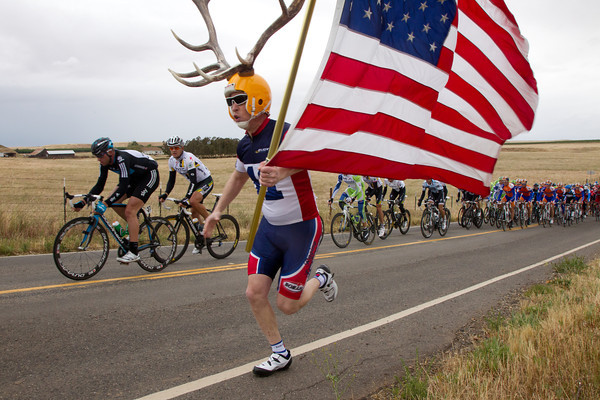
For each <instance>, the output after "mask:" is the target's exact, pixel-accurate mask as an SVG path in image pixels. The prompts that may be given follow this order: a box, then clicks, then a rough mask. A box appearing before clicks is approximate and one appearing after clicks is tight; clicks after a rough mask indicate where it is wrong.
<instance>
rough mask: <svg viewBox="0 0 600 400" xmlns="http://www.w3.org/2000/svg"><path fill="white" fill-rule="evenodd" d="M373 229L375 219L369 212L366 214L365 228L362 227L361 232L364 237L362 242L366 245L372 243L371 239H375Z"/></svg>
mask: <svg viewBox="0 0 600 400" xmlns="http://www.w3.org/2000/svg"><path fill="white" fill-rule="evenodd" d="M375 230H376V227H375V219H374V218H373V216H372V215H371V214H367V226H366V228H363V232H362V235H363V239H364V240H363V241H362V242H363V243H364V244H366V245H367V246H368V245H370V244H371V243H373V240H375Z"/></svg>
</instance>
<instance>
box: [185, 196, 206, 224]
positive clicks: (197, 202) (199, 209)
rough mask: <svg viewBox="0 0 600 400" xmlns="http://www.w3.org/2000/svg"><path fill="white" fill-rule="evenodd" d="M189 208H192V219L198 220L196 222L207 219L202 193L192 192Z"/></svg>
mask: <svg viewBox="0 0 600 400" xmlns="http://www.w3.org/2000/svg"><path fill="white" fill-rule="evenodd" d="M189 202H190V206H192V218H198V221H204V220H205V219H206V218H207V217H208V214H209V213H208V211H207V210H206V207H205V206H204V204H202V203H203V202H204V195H202V191H200V190H199V191H197V192H194V193H193V194H192V195H191V196H190V199H189Z"/></svg>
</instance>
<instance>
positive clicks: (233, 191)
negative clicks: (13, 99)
mask: <svg viewBox="0 0 600 400" xmlns="http://www.w3.org/2000/svg"><path fill="white" fill-rule="evenodd" d="M225 100H226V102H227V106H228V109H229V116H230V117H231V118H232V119H233V120H234V121H235V122H236V124H237V125H238V127H240V128H242V129H243V130H244V131H245V132H246V134H245V135H244V138H243V139H242V140H240V142H239V144H238V148H237V160H236V164H235V169H234V171H233V173H232V174H231V176H230V177H229V179H228V181H227V183H226V184H225V188H224V190H223V194H222V196H221V199H220V200H219V202H218V204H217V205H216V207H215V209H214V210H213V212H212V213H211V214H210V215H209V217H208V218H207V219H206V221H205V226H204V236H205V237H209V236H210V234H211V232H212V230H213V229H214V227H215V224H216V222H217V221H218V220H219V218H220V216H221V214H222V213H223V211H224V210H225V209H226V208H227V206H228V205H229V204H230V203H231V201H232V200H233V199H234V198H235V197H237V195H238V194H239V193H240V191H241V190H242V188H243V186H244V184H245V183H246V182H247V181H248V179H251V180H252V182H253V183H254V185H256V188H257V189H258V188H259V185H262V186H265V187H268V190H267V193H266V196H265V201H264V204H263V208H262V212H263V218H262V220H261V222H260V226H259V228H258V231H257V232H256V236H255V239H254V244H253V247H252V251H251V252H250V256H249V260H248V285H247V287H246V297H247V298H248V300H249V302H250V307H251V309H252V312H253V314H254V317H255V319H256V321H257V322H258V325H259V326H260V328H261V330H262V332H263V334H264V335H265V337H266V339H267V340H268V342H269V344H270V345H271V350H272V354H271V356H270V357H269V359H268V360H267V361H265V362H263V363H261V364H259V365H257V366H255V367H254V369H253V372H254V373H255V374H256V375H259V376H266V375H270V374H272V373H274V372H275V371H278V370H284V369H287V368H288V367H289V366H290V365H291V362H292V355H291V353H290V352H289V350H288V349H287V348H286V347H285V345H284V343H283V340H282V338H281V334H280V332H279V328H278V325H277V320H276V318H275V313H274V311H273V308H272V306H271V304H270V302H269V299H268V295H269V289H270V287H271V284H272V283H273V281H274V280H275V278H276V275H277V273H279V280H278V283H277V291H278V295H277V307H278V308H279V309H280V310H281V311H282V312H283V313H284V314H293V313H295V312H297V311H299V310H300V309H301V308H302V307H304V306H305V305H306V304H307V303H308V302H309V300H310V299H311V298H312V297H313V295H314V294H315V293H316V292H317V291H318V290H319V289H320V290H321V291H322V292H323V295H324V296H325V299H326V300H327V301H333V300H334V299H335V297H336V296H337V290H338V289H337V284H336V282H335V281H334V280H333V274H332V273H331V271H330V270H329V268H328V267H327V266H325V265H321V266H320V267H319V268H317V270H316V274H315V275H314V277H313V278H309V275H310V270H311V266H312V262H313V259H314V256H315V253H316V252H317V248H318V246H319V244H320V241H321V238H322V235H323V227H322V223H321V219H320V217H319V213H318V210H317V204H316V197H315V195H314V192H313V189H312V184H311V179H310V175H309V173H308V171H306V170H291V169H286V168H281V167H273V166H268V165H265V163H264V162H265V160H266V157H267V154H268V150H269V146H270V143H271V137H272V136H273V131H274V128H275V121H274V120H272V119H270V118H269V109H270V106H271V90H270V88H269V85H268V84H267V82H266V81H265V80H264V79H263V78H262V77H260V76H259V75H257V74H253V73H243V74H242V73H236V74H235V75H233V76H232V77H231V78H230V79H229V84H228V85H227V86H226V87H225ZM287 129H288V125H287V124H286V125H285V127H284V131H286V130H287Z"/></svg>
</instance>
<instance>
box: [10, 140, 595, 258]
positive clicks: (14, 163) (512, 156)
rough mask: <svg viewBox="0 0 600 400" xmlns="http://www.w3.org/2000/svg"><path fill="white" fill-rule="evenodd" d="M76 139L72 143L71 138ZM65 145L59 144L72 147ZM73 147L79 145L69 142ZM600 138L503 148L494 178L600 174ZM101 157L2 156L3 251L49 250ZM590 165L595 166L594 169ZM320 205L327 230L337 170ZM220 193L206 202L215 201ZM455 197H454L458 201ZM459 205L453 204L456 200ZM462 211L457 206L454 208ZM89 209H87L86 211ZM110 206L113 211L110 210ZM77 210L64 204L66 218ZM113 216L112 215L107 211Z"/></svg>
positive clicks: (241, 214)
mask: <svg viewBox="0 0 600 400" xmlns="http://www.w3.org/2000/svg"><path fill="white" fill-rule="evenodd" d="M69 146H71V145H69ZM69 146H67V145H60V146H58V145H57V147H61V148H64V147H69ZM71 147H74V145H73V146H71ZM598 154H600V142H568V143H544V144H511V145H506V146H504V147H503V149H502V152H501V154H500V158H499V160H498V163H497V164H496V170H495V173H494V177H497V176H500V175H508V176H509V177H511V178H514V177H519V178H527V179H528V180H529V181H530V182H533V181H541V180H545V179H551V180H553V181H562V182H565V183H566V182H585V181H586V180H591V181H595V180H598V179H599V175H600V158H599V157H598ZM167 159H168V158H167V157H166V156H165V157H158V158H157V161H158V162H159V165H160V173H161V187H162V188H163V189H164V187H165V186H166V182H167V179H168V169H167ZM204 161H205V163H206V165H207V166H208V167H209V169H210V170H211V173H212V175H213V178H214V180H215V189H214V190H213V193H220V191H221V190H222V188H223V186H224V184H225V182H226V180H227V178H228V177H229V174H230V173H231V171H232V169H233V165H234V161H235V160H234V159H233V158H228V159H206V160H204ZM98 168H99V167H98V162H97V161H96V159H95V158H92V157H89V158H87V157H81V156H80V155H78V156H77V158H75V159H71V160H67V159H63V160H46V159H31V158H26V157H23V156H19V157H17V158H0V204H1V205H2V207H1V208H0V239H1V241H0V255H13V254H27V253H37V252H49V251H50V250H51V248H52V243H53V241H54V236H55V235H56V232H57V231H58V230H59V228H60V227H61V226H62V224H63V223H64V219H65V213H64V209H63V187H65V188H66V190H67V191H68V192H69V193H87V192H88V190H89V189H90V188H91V187H92V186H93V185H94V183H95V181H96V178H97V175H98ZM590 171H593V172H591V173H590ZM312 178H313V183H314V188H315V192H316V194H317V197H318V204H319V208H320V210H321V214H322V216H323V219H324V221H325V225H326V230H327V225H328V221H329V220H330V218H331V215H332V214H335V213H336V212H337V208H336V207H334V209H333V211H332V212H331V213H330V211H329V207H328V205H327V200H328V198H329V189H330V188H331V187H332V186H333V185H334V184H335V183H336V178H337V177H336V175H334V174H329V173H323V172H312ZM421 182H422V181H420V180H409V181H407V200H406V203H405V204H406V205H407V207H408V209H409V210H411V211H413V222H414V220H416V219H417V217H418V216H420V212H419V211H416V210H415V203H416V201H415V198H416V197H418V196H419V195H420V192H421ZM116 183H117V176H116V174H110V176H109V180H108V182H107V185H106V189H105V191H106V193H108V191H110V190H112V189H113V188H114V187H115V186H116ZM186 189H187V181H186V180H185V179H184V178H183V177H181V176H180V177H178V180H177V184H176V186H175V190H174V191H173V193H171V195H172V196H174V197H177V196H183V194H184V193H185V190H186ZM158 194H159V193H158V190H157V192H156V194H155V195H154V196H153V197H152V199H151V201H150V202H149V204H150V205H151V206H152V209H153V214H159V213H161V214H162V215H167V214H171V213H172V212H173V210H171V211H168V210H165V209H162V210H161V209H160V208H159V206H158V201H157V200H156V198H157V196H158ZM449 195H450V196H453V197H455V196H456V189H455V188H452V187H450V188H449ZM213 199H214V197H212V196H211V197H210V198H209V199H208V200H207V202H206V204H207V205H209V206H212V203H213V201H214V200H213ZM255 203H256V190H255V189H254V187H253V186H252V185H251V184H250V183H248V184H247V185H246V187H245V188H244V190H243V192H242V193H241V194H240V196H239V197H238V198H237V199H236V200H235V201H234V202H233V203H232V205H231V208H230V213H231V214H232V215H234V216H235V217H236V218H237V219H238V221H239V222H240V226H241V228H242V238H245V237H246V236H247V233H248V226H249V225H250V221H251V219H252V215H253V213H254V205H255ZM452 203H453V202H452ZM452 206H454V208H456V206H455V205H454V204H451V210H452ZM452 211H453V212H452V214H453V215H454V216H456V211H455V210H452ZM85 212H86V211H82V213H85ZM109 213H112V211H109ZM75 216H76V214H75V213H74V212H72V211H70V210H67V211H66V219H67V220H69V219H71V218H74V217H75ZM109 216H110V218H113V217H114V218H115V219H116V216H115V215H114V214H109Z"/></svg>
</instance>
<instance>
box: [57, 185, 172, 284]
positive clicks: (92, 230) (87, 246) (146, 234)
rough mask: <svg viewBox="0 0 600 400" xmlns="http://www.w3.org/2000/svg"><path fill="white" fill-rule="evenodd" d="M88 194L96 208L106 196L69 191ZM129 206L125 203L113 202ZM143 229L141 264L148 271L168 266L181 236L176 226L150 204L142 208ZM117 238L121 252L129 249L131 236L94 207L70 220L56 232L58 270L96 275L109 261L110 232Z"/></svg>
mask: <svg viewBox="0 0 600 400" xmlns="http://www.w3.org/2000/svg"><path fill="white" fill-rule="evenodd" d="M76 197H84V198H85V199H86V200H87V204H88V207H89V206H91V209H92V210H94V209H95V207H96V203H97V202H98V201H101V200H102V196H97V195H90V194H79V195H70V194H68V193H65V201H66V199H69V200H72V199H74V198H76ZM113 207H125V204H113ZM138 218H141V219H140V231H139V240H138V253H139V256H140V260H139V261H137V263H138V264H139V266H140V267H141V268H142V269H144V270H146V271H148V272H157V271H162V270H163V269H165V267H166V266H167V265H169V262H170V260H171V259H172V258H173V255H174V254H175V249H176V247H177V236H176V235H175V233H174V230H173V226H172V225H171V224H170V223H169V221H167V220H166V219H165V218H161V217H150V211H149V207H147V209H146V208H142V209H141V210H140V211H139V212H138ZM107 232H108V233H110V234H111V235H112V237H113V238H114V239H115V240H116V242H117V245H118V249H117V251H118V255H119V256H123V255H124V254H125V253H127V251H128V250H129V240H128V237H121V234H120V233H119V232H117V231H116V230H115V229H114V228H113V226H112V225H111V224H110V223H109V222H108V221H107V220H106V217H105V216H104V215H103V214H97V213H94V212H93V211H92V212H91V213H90V215H89V216H88V217H79V218H75V219H72V220H70V221H68V222H67V223H66V224H65V225H64V226H63V227H62V228H61V229H60V231H59V232H58V234H57V235H56V239H55V240H54V246H53V248H52V253H53V256H54V263H55V264H56V267H57V268H58V270H59V271H60V272H61V273H62V274H63V275H64V276H66V277H67V278H69V279H73V280H77V281H80V280H84V279H88V278H91V277H92V276H94V275H96V274H97V273H98V272H99V271H100V270H101V269H102V267H103V266H104V264H105V263H106V260H107V259H108V253H109V249H110V246H109V239H108V233H107Z"/></svg>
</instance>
